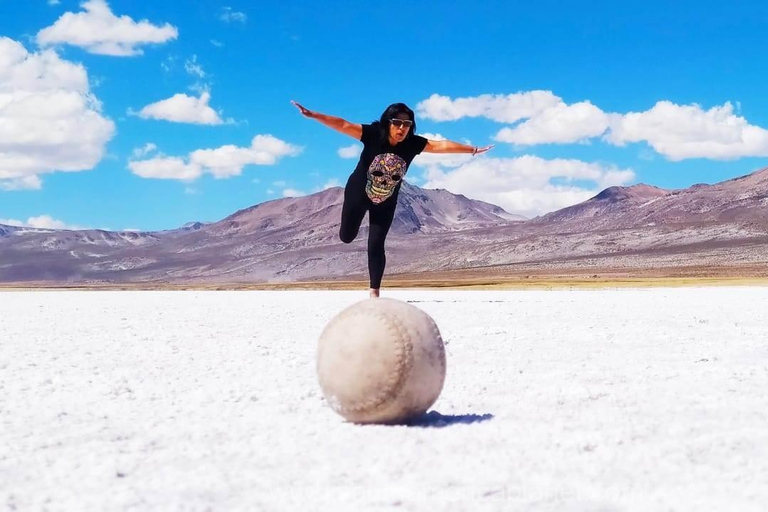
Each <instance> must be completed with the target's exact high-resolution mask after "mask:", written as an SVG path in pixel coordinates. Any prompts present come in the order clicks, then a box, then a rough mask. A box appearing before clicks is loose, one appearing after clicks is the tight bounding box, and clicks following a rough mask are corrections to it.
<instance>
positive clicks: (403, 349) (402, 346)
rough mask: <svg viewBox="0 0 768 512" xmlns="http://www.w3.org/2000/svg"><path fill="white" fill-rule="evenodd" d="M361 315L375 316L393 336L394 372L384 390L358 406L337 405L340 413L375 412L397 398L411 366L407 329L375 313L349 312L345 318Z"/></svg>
mask: <svg viewBox="0 0 768 512" xmlns="http://www.w3.org/2000/svg"><path fill="white" fill-rule="evenodd" d="M363 314H364V315H365V316H367V317H370V316H375V317H376V318H378V319H380V320H381V321H382V323H383V324H384V325H385V326H386V327H387V328H388V330H389V332H390V334H395V336H393V338H392V339H394V340H395V345H396V350H397V361H396V365H395V370H394V371H393V372H391V373H390V374H389V375H388V376H387V381H386V386H385V387H384V389H382V390H381V391H380V392H378V393H376V394H375V395H374V396H372V397H371V398H369V399H368V400H364V401H362V402H361V403H359V404H356V405H350V406H346V407H345V406H343V405H341V404H339V407H338V408H337V409H336V410H337V411H339V412H342V413H347V412H356V413H361V412H368V411H372V410H376V409H378V408H379V407H381V406H382V405H384V404H385V403H387V402H388V401H389V399H390V398H392V397H394V396H397V394H398V393H399V392H400V390H401V389H402V388H403V386H404V385H405V378H404V377H405V375H406V374H407V373H408V371H409V370H410V369H411V367H412V365H413V343H412V339H411V333H410V332H409V331H408V329H406V328H405V327H404V326H403V325H402V323H401V322H400V321H399V320H398V319H397V318H393V317H391V316H387V315H383V314H381V313H379V312H377V311H372V310H365V311H351V312H349V314H348V315H346V316H358V315H363ZM393 331H396V332H393ZM398 341H399V343H398Z"/></svg>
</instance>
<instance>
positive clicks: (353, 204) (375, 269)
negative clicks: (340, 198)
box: [292, 102, 493, 297]
mask: <svg viewBox="0 0 768 512" xmlns="http://www.w3.org/2000/svg"><path fill="white" fill-rule="evenodd" d="M292 103H293V104H294V105H295V106H296V107H297V108H298V109H299V111H300V112H301V114H302V115H303V116H304V117H308V118H310V119H316V120H317V121H319V122H321V123H322V124H324V125H325V126H328V127H330V128H333V129H334V130H337V131H340V132H341V133H344V134H346V135H349V136H350V137H354V138H355V139H357V140H359V141H361V142H362V143H363V152H362V154H361V155H360V161H359V162H358V163H357V167H355V170H354V171H353V172H352V175H351V176H350V177H349V180H348V181H347V186H346V188H345V189H344V206H343V207H342V211H341V228H340V229H339V237H340V238H341V241H342V242H344V243H347V244H348V243H350V242H352V241H353V240H354V239H355V237H356V236H357V232H358V230H359V229H360V224H361V223H362V221H363V217H364V216H365V212H368V221H369V224H370V231H369V233H368V273H369V275H370V279H371V297H378V296H379V288H380V287H381V278H382V276H383V275H384V266H385V264H386V261H387V260H386V256H385V254H384V240H385V239H386V237H387V233H388V232H389V227H390V226H391V225H392V220H393V219H394V217H395V208H396V207H397V195H398V193H399V191H400V184H401V183H402V181H403V178H404V177H405V173H406V172H408V166H409V165H411V161H412V160H413V159H414V157H415V156H416V155H418V154H419V153H421V152H422V151H426V152H428V153H471V154H473V155H476V154H479V153H485V152H486V151H488V150H489V149H491V148H492V147H493V146H485V147H476V146H468V145H466V144H459V143H458V142H452V141H449V140H428V139H425V138H424V137H419V136H418V135H415V134H414V132H415V131H416V122H415V120H414V116H413V110H411V109H410V108H408V107H407V106H406V105H405V104H403V103H394V104H392V105H390V106H389V107H387V109H386V110H385V111H384V113H383V114H381V119H380V120H379V121H376V122H374V123H372V124H363V125H360V124H354V123H350V122H349V121H346V120H344V119H342V118H340V117H334V116H329V115H325V114H321V113H319V112H314V111H312V110H308V109H306V108H304V107H303V106H302V105H300V104H299V103H296V102H292Z"/></svg>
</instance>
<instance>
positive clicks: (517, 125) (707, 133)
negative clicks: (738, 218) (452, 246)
mask: <svg viewBox="0 0 768 512" xmlns="http://www.w3.org/2000/svg"><path fill="white" fill-rule="evenodd" d="M417 110H418V112H419V115H421V116H422V117H425V118H427V119H433V120H436V121H455V120H458V119H462V118H465V117H485V118H488V119H492V120H494V121H498V122H504V123H514V126H511V127H506V128H502V129H501V130H499V132H498V133H497V134H496V135H495V137H494V139H495V140H497V141H500V142H508V143H512V144H515V145H518V146H525V145H535V144H553V143H559V144H568V143H575V142H588V141H590V140H591V139H593V138H596V137H600V136H602V138H603V140H604V141H605V142H607V143H609V144H613V145H617V146H624V145H626V144H627V143H631V142H647V143H648V145H649V146H650V147H652V148H653V149H654V150H655V151H656V152H657V153H659V154H661V155H663V156H665V157H666V158H668V159H669V160H674V161H678V160H684V159H686V158H710V159H716V160H727V159H735V158H741V157H748V156H768V130H766V129H765V128H761V127H759V126H755V125H751V124H749V122H748V121H747V120H746V119H744V118H743V117H741V116H738V115H736V114H734V108H733V106H732V105H731V103H725V104H723V105H722V106H716V107H713V108H710V109H709V110H704V109H703V108H702V107H701V106H700V105H697V104H692V105H677V104H675V103H672V102H670V101H659V102H658V103H656V105H654V106H653V108H651V109H650V110H647V111H645V112H629V113H627V114H622V113H608V112H604V111H603V110H601V109H600V108H599V107H597V106H595V105H594V104H592V103H591V102H590V101H582V102H579V103H573V104H570V105H569V104H566V103H565V102H563V100H562V99H561V98H559V97H558V96H555V95H554V94H553V93H552V92H550V91H530V92H519V93H515V94H510V95H507V96H504V95H489V94H484V95H481V96H477V97H466V98H457V99H455V100H454V99H451V98H450V97H448V96H441V95H438V94H433V95H432V96H430V97H429V98H428V99H426V100H424V101H422V102H420V103H419V104H418V105H417ZM428 158H430V157H428ZM422 160H423V159H422Z"/></svg>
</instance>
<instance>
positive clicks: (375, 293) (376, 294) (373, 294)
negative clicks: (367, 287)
mask: <svg viewBox="0 0 768 512" xmlns="http://www.w3.org/2000/svg"><path fill="white" fill-rule="evenodd" d="M378 297H379V289H378V288H371V298H372V299H377V298H378Z"/></svg>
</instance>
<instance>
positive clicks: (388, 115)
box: [371, 103, 416, 144]
mask: <svg viewBox="0 0 768 512" xmlns="http://www.w3.org/2000/svg"><path fill="white" fill-rule="evenodd" d="M398 114H406V115H407V116H408V119H410V120H411V121H413V125H411V129H410V130H408V135H406V136H405V139H406V140H408V139H410V138H411V137H413V134H414V133H415V132H416V117H415V116H414V114H413V110H411V109H410V108H408V105H406V104H405V103H393V104H391V105H390V106H388V107H387V109H386V110H384V112H383V113H382V114H381V118H380V119H379V120H378V121H374V122H373V123H371V124H372V125H373V126H376V127H377V128H378V129H379V130H380V131H381V141H382V143H386V144H388V143H389V126H390V124H392V123H391V122H390V120H391V119H393V118H396V117H397V116H398Z"/></svg>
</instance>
